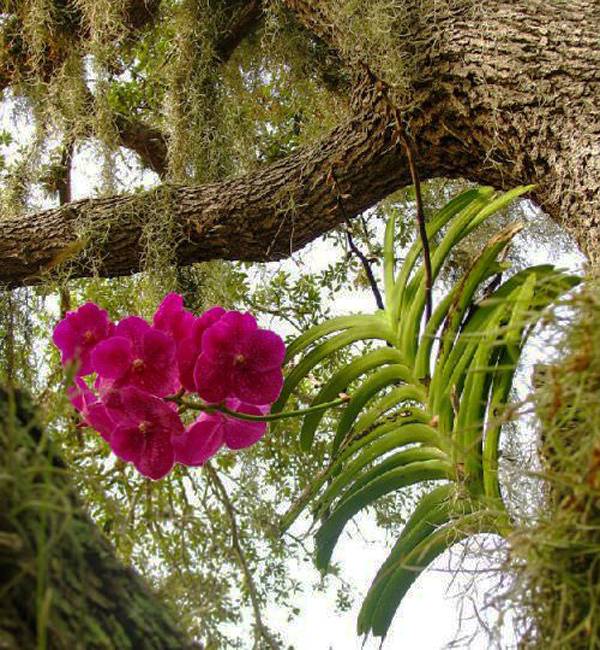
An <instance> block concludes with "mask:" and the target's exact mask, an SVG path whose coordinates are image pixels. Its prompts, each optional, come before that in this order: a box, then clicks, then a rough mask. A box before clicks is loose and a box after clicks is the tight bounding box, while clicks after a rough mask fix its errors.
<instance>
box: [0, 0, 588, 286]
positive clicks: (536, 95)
mask: <svg viewBox="0 0 600 650" xmlns="http://www.w3.org/2000/svg"><path fill="white" fill-rule="evenodd" d="M290 1H291V0H290ZM296 4H302V6H303V8H304V9H303V10H305V11H309V10H312V11H314V13H313V14H312V15H311V17H312V19H313V23H314V24H313V27H314V28H315V29H317V27H318V21H319V20H322V19H323V16H321V14H320V8H321V7H322V6H324V5H323V4H322V3H308V2H300V0H297V2H296ZM492 5H493V8H494V16H495V19H494V21H495V22H494V31H493V32H490V33H487V32H485V30H483V27H482V25H481V22H480V21H477V20H476V16H475V17H473V18H472V19H471V17H470V16H469V15H464V16H461V17H460V18H461V19H460V20H458V19H456V17H455V20H454V21H452V20H451V18H452V17H451V16H450V17H444V16H442V17H441V18H440V17H438V20H440V21H441V20H442V19H443V20H445V21H446V22H444V24H443V25H442V26H441V27H440V29H441V32H440V33H441V36H440V39H439V41H438V42H437V44H436V49H435V50H432V51H430V52H429V55H428V56H429V58H428V61H429V66H428V68H427V69H426V70H425V69H424V70H421V72H420V76H419V78H418V79H416V80H415V82H414V84H413V86H414V97H413V103H414V105H415V108H414V109H413V110H411V111H410V112H405V113H404V114H403V116H402V118H403V122H404V123H406V124H407V125H408V128H409V135H410V137H411V138H412V140H413V141H414V142H415V143H417V145H418V151H419V158H418V159H417V160H416V161H415V164H416V166H417V167H418V169H419V172H420V175H421V177H422V178H423V179H427V178H431V177H434V176H445V177H450V178H464V179H468V180H471V181H473V182H477V183H485V184H489V185H493V186H495V187H497V188H509V187H513V186H515V185H517V184H519V183H527V182H533V183H537V188H536V190H535V192H534V193H533V194H532V198H534V200H535V201H536V202H537V203H538V204H539V205H541V206H542V207H543V208H544V209H545V210H546V212H547V213H548V214H550V215H551V216H552V217H554V218H555V219H556V220H557V221H559V222H561V223H563V224H564V225H565V226H566V228H567V229H568V230H569V231H570V232H571V233H572V234H574V235H575V237H576V238H577V240H578V242H579V243H580V244H581V246H582V248H583V249H584V250H585V251H587V252H588V253H589V254H590V256H591V257H594V256H598V255H600V253H599V252H598V251H599V249H600V218H599V217H598V214H599V212H600V210H599V208H600V205H599V203H600V156H599V155H598V150H599V148H600V146H599V142H600V114H599V112H600V108H599V107H600V101H599V100H600V97H599V96H598V95H599V88H600V51H599V50H598V48H597V47H596V39H597V33H598V31H599V29H596V28H600V17H599V16H598V14H599V13H600V12H598V11H597V10H596V9H595V8H594V7H595V5H594V3H593V2H592V0H575V1H574V2H573V3H569V4H568V5H567V4H563V3H560V4H559V5H558V4H554V3H547V2H541V1H540V2H538V1H537V0H536V1H535V2H533V3H530V2H524V1H523V2H521V1H519V2H512V1H511V2H508V1H503V0H490V6H492ZM582 15H583V16H585V17H586V19H587V20H582V19H581V18H582ZM332 29H334V27H331V25H330V24H329V23H327V24H326V26H325V27H324V28H323V29H322V30H321V33H319V36H320V37H323V38H324V37H325V36H327V34H329V33H330V31H331V30H332ZM482 30H483V31H482ZM542 41H543V42H544V45H543V46H542V45H541V44H540V43H541V42H542ZM399 47H400V45H399ZM362 79H363V82H362V85H361V86H360V87H359V90H358V91H357V92H356V96H355V101H354V102H353V105H354V106H355V109H356V115H355V116H354V117H353V118H352V119H351V120H350V121H349V122H347V123H346V124H343V125H341V126H340V127H338V128H337V129H335V130H334V131H332V132H331V133H330V134H329V135H328V136H327V137H325V138H324V139H323V140H322V141H321V142H320V143H317V144H316V145H314V146H312V147H307V148H305V149H302V150H299V151H297V152H296V153H294V154H293V155H291V156H289V157H288V158H286V159H283V160H281V161H277V162H276V163H274V164H272V165H269V166H266V167H264V168H262V169H259V170H258V171H256V172H254V173H252V174H249V175H246V176H242V177H240V178H235V179H230V180H226V181H224V182H222V183H215V184H209V185H204V186H200V187H173V186H168V185H165V186H163V187H162V188H160V189H159V190H156V191H154V192H149V193H146V194H140V195H135V196H130V197H128V196H120V197H110V198H103V199H93V200H87V201H80V202H76V203H72V204H69V205H68V206H65V207H63V208H61V209H56V210H51V211H47V212H44V213H40V214H37V215H31V216H26V217H19V218H14V219H10V218H9V219H6V220H4V221H2V222H0V261H1V262H2V264H1V265H0V282H3V283H5V284H7V285H8V286H18V285H20V284H30V283H34V282H39V281H40V280H41V279H42V278H43V277H44V275H45V273H46V272H48V271H52V270H53V269H54V268H55V267H57V266H58V265H59V264H61V263H63V262H65V261H68V262H70V263H71V273H72V275H73V276H75V277H77V276H85V275H88V274H90V273H93V272H99V273H100V274H102V275H105V276H115V275H123V274H128V273H132V272H135V271H137V270H138V269H139V268H140V260H141V259H142V257H143V250H142V248H143V244H142V243H141V239H142V235H143V233H145V232H146V233H147V232H148V231H147V228H148V226H151V225H152V220H153V219H160V215H161V214H163V215H164V214H165V213H168V216H169V218H170V220H171V223H173V224H174V226H175V229H176V231H177V237H176V241H175V242H174V243H173V249H174V250H173V259H174V260H175V261H176V262H177V263H179V264H189V263H192V262H195V261H202V260H209V259H215V258H221V259H239V260H247V261H266V260H273V259H280V258H282V257H285V256H287V255H289V254H290V253H291V252H293V251H294V250H297V249H299V248H301V247H302V246H304V245H305V244H306V243H307V242H309V241H311V240H312V239H314V238H315V237H318V236H319V235H321V234H322V233H324V232H326V231H327V230H329V229H331V228H332V227H334V226H336V225H338V224H340V223H343V222H344V215H343V214H342V211H341V210H340V206H339V205H338V204H337V202H336V201H335V193H334V192H332V191H331V187H330V186H329V184H328V183H327V175H328V173H329V171H330V170H331V168H332V167H333V168H335V171H336V176H337V178H338V181H339V183H340V185H341V186H342V187H343V188H344V192H345V193H346V194H347V195H348V198H347V199H345V200H344V205H345V209H346V212H347V214H348V216H349V218H353V217H355V216H356V215H357V214H359V213H360V212H362V211H364V210H365V209H366V208H368V207H370V206H372V205H374V204H375V203H376V202H377V201H379V200H380V199H382V198H384V197H385V196H387V195H388V194H390V193H391V192H393V191H394V190H396V189H398V188H400V187H402V186H405V185H407V184H410V182H411V179H410V173H409V169H408V166H407V165H406V158H405V154H404V152H403V150H402V147H401V146H400V145H399V143H398V142H397V139H396V138H395V137H394V131H395V128H394V124H393V122H394V117H393V115H392V114H391V112H393V111H391V108H390V107H389V106H387V105H386V102H385V101H383V97H385V96H387V94H388V91H387V87H386V85H385V83H384V82H383V81H381V80H378V79H377V78H376V77H374V76H372V75H371V73H369V74H362ZM346 188H348V189H346ZM152 215H157V216H155V217H153V216H152ZM86 245H87V246H88V247H89V248H90V249H92V248H93V249H94V250H95V255H96V258H95V259H94V260H93V262H94V263H93V264H89V259H88V260H87V262H86V260H83V259H81V258H78V257H77V253H78V252H79V251H81V249H82V248H85V247H86Z"/></svg>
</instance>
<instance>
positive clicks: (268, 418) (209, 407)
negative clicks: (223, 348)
mask: <svg viewBox="0 0 600 650" xmlns="http://www.w3.org/2000/svg"><path fill="white" fill-rule="evenodd" d="M348 400H349V397H348V396H347V395H344V396H343V397H338V398H337V399H334V400H332V401H331V402H323V403H322V404H315V406H311V407H309V408H307V409H298V410H296V411H284V412H283V413H268V414H267V415H250V414H249V413H240V412H239V411H232V410H231V409H228V408H227V407H226V406H224V405H223V404H206V403H202V402H197V401H195V400H191V399H186V398H181V399H179V400H177V402H178V403H179V404H181V405H182V406H186V407H187V408H189V409H193V410H196V411H204V412H205V413H215V412H216V413H223V414H224V415H228V416H229V417H232V418H236V419H238V420H249V421H250V422H273V421H275V420H284V419H286V418H298V417H302V416H304V415H308V414H309V413H316V412H318V411H325V410H326V409H329V408H333V407H334V406H340V404H344V403H345V402H347V401H348Z"/></svg>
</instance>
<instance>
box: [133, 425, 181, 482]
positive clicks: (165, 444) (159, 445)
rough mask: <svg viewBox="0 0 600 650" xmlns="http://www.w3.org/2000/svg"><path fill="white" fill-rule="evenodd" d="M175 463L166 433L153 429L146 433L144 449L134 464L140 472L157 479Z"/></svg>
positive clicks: (166, 472)
mask: <svg viewBox="0 0 600 650" xmlns="http://www.w3.org/2000/svg"><path fill="white" fill-rule="evenodd" d="M174 464H175V456H174V452H173V445H172V444H171V439H170V437H169V435H168V434H166V433H165V432H163V431H153V432H152V433H150V434H147V435H146V439H145V445H144V450H143V452H142V454H141V456H140V458H139V460H138V461H137V462H135V466H136V468H137V470H138V472H139V473H140V474H143V475H144V476H147V477H148V478H151V479H154V480H155V481H157V480H158V479H160V478H162V477H163V476H165V475H166V474H168V473H169V472H170V471H171V468H172V467H173V465H174Z"/></svg>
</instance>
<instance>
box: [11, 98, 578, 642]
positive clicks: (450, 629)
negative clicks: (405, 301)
mask: <svg viewBox="0 0 600 650" xmlns="http://www.w3.org/2000/svg"><path fill="white" fill-rule="evenodd" d="M12 109H13V106H12V105H11V104H9V103H7V102H5V103H4V104H2V105H0V129H2V128H5V129H8V130H9V131H10V132H12V133H13V134H14V137H15V140H16V142H15V145H13V146H11V147H10V148H9V152H10V151H12V152H14V150H15V148H16V146H17V145H19V144H20V145H22V144H25V143H26V141H27V140H28V139H29V138H30V137H31V128H30V126H29V124H28V123H27V121H26V120H25V118H24V117H23V116H22V115H21V116H19V115H18V114H17V115H16V118H17V121H16V122H15V121H14V119H13V118H15V115H14V113H13V110H12ZM128 164H129V163H128ZM130 164H131V169H125V168H123V178H124V179H126V180H128V181H129V182H131V183H132V184H133V183H135V184H138V185H139V184H143V185H145V186H150V185H152V184H153V183H154V182H155V177H154V175H153V174H150V173H145V174H143V175H140V173H139V171H140V170H139V167H138V166H137V165H136V164H135V163H133V162H132V163H130ZM72 179H73V198H83V197H85V196H89V195H90V194H93V192H94V189H95V188H97V187H98V186H99V185H100V177H99V170H98V165H97V162H96V160H95V158H94V154H93V152H92V151H91V149H89V148H88V149H87V150H85V149H84V150H81V151H80V152H79V154H78V155H77V157H76V163H75V166H74V172H73V177H72ZM527 250H528V256H529V262H530V263H532V264H540V263H545V262H548V261H551V262H553V263H557V264H559V265H560V266H566V267H569V268H572V269H573V268H576V267H578V266H579V265H580V264H581V263H582V260H583V257H582V256H581V255H580V254H578V253H576V252H573V253H572V254H569V255H567V256H563V257H561V258H560V259H556V258H555V256H554V251H552V250H548V249H545V248H538V249H531V248H528V249H527ZM331 254H332V249H331V244H329V243H327V242H316V243H315V244H314V245H312V246H311V247H310V248H309V249H305V251H304V252H303V253H301V256H296V257H301V258H302V263H303V264H304V265H306V266H309V267H310V268H311V270H312V271H317V270H321V269H323V268H325V267H326V266H327V265H328V264H329V262H330V261H331ZM296 264H297V262H292V261H289V262H285V263H284V266H286V267H287V268H290V269H294V268H297V267H296ZM333 307H334V310H335V312H337V313H344V312H348V311H353V312H356V311H361V310H364V311H371V310H373V298H372V296H371V294H370V293H369V292H368V291H362V292H360V291H356V290H354V289H353V290H351V291H350V290H348V291H345V292H343V293H342V294H341V295H340V296H339V298H338V299H337V301H336V304H335V305H333ZM532 349H535V345H534V347H533V348H532ZM539 354H540V351H539V350H538V351H537V352H534V353H532V354H531V355H530V360H531V362H533V360H534V359H535V358H539V356H538V355H539ZM526 374H527V373H525V375H526ZM302 530H303V529H302V525H300V526H299V532H302ZM357 531H360V533H358V532H357ZM484 542H485V540H484ZM388 552H389V546H388V544H387V543H386V540H385V535H384V533H383V531H382V530H380V529H378V528H377V526H376V525H375V523H374V521H373V519H372V518H371V517H369V516H364V515H363V516H360V517H358V518H357V519H356V525H350V526H348V527H347V530H346V531H345V533H344V534H343V535H342V537H341V538H340V543H339V544H338V546H337V547H336V550H335V552H334V557H333V559H334V561H335V562H338V563H339V564H340V566H341V568H342V576H343V577H344V579H345V580H347V581H348V583H349V584H351V585H352V587H353V591H354V592H355V596H356V597H355V599H354V605H353V607H352V608H351V609H350V611H348V612H346V613H343V614H339V613H336V608H335V587H333V588H329V589H328V590H327V591H325V592H319V591H316V590H314V589H313V588H312V585H314V584H315V583H317V582H318V580H319V574H318V572H317V571H316V569H315V568H314V567H313V566H312V565H306V564H302V565H301V566H296V565H295V564H294V563H292V562H291V563H290V567H289V569H290V571H291V572H292V573H293V574H294V575H295V576H298V577H299V578H300V579H301V581H302V583H303V585H304V590H305V591H304V594H303V595H301V596H299V598H298V607H299V608H300V609H301V613H300V615H299V616H298V617H297V618H296V619H294V620H293V621H292V622H291V623H288V622H287V620H286V618H287V611H286V610H283V609H281V608H277V607H275V606H272V605H271V606H270V607H268V608H267V610H266V612H265V619H266V622H267V624H268V625H270V626H271V627H272V628H273V629H275V630H277V631H278V632H280V633H281V634H282V635H283V637H284V639H285V641H286V643H287V644H289V645H291V646H293V647H294V648H296V650H354V649H356V650H359V649H360V648H363V647H364V648H365V649H369V648H378V647H379V642H378V641H375V640H373V639H371V640H370V641H368V642H367V643H366V644H365V645H364V646H363V641H362V639H359V638H358V637H357V636H356V634H355V625H356V617H357V613H358V610H359V608H360V603H361V601H362V597H363V595H364V594H365V593H366V590H367V588H368V587H369V585H370V583H371V580H372V579H373V577H374V575H375V573H376V571H377V569H378V568H379V566H380V564H381V563H382V561H383V560H384V559H385V557H386V556H387V553H388ZM459 563H460V549H459V550H458V551H454V552H452V553H445V554H444V555H443V556H442V557H441V558H440V559H439V560H438V561H437V562H436V563H435V565H434V566H433V568H431V569H430V570H428V571H427V572H425V574H424V575H422V576H420V577H419V578H418V580H417V581H416V583H415V584H414V586H413V587H412V588H411V590H410V591H409V592H408V594H407V596H406V597H405V599H404V601H403V603H402V605H401V607H400V609H399V611H398V613H397V615H396V617H395V619H394V622H393V624H392V627H391V630H390V633H389V635H388V638H387V639H386V642H385V645H384V647H385V648H390V649H396V648H406V649H407V650H441V649H443V648H446V647H448V646H449V645H450V644H452V647H454V648H472V649H474V650H487V649H488V648H493V647H495V646H494V645H492V644H491V642H490V640H489V637H488V635H487V634H486V633H485V631H483V630H482V629H481V626H480V624H479V622H478V621H477V618H476V617H475V616H474V611H475V610H474V606H475V608H476V609H477V611H478V613H479V616H480V617H481V618H483V619H484V620H486V621H487V622H488V624H490V623H493V621H494V620H495V617H494V612H493V609H491V608H488V607H486V603H487V599H486V596H485V594H486V593H488V592H490V591H491V592H492V593H493V588H494V585H495V584H496V579H495V578H494V576H485V575H482V576H479V577H478V578H477V581H478V586H477V589H476V590H475V592H473V590H471V597H472V598H473V602H474V606H473V603H471V602H469V601H468V600H467V599H465V598H463V597H461V596H460V595H461V594H463V592H464V591H465V589H466V588H467V586H468V584H469V583H470V582H471V581H472V579H473V576H474V573H472V572H471V571H465V568H467V569H470V570H472V571H475V570H476V568H477V567H476V559H471V560H468V561H467V563H466V564H463V565H462V567H461V568H462V569H463V572H462V573H459V574H458V575H456V569H457V567H458V565H459ZM248 615H249V614H248ZM461 619H462V623H461V624H460V626H459V621H460V620H461ZM513 642H514V639H513V638H512V635H511V632H510V625H509V624H508V625H507V626H506V631H505V633H504V635H503V637H502V648H503V649H508V648H511V647H512V646H513ZM248 647H249V648H250V647H251V645H250V644H249V645H248Z"/></svg>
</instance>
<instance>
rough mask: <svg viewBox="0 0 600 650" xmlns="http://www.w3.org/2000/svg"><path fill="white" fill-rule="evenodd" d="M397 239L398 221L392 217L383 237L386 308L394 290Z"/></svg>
mask: <svg viewBox="0 0 600 650" xmlns="http://www.w3.org/2000/svg"><path fill="white" fill-rule="evenodd" d="M395 238H396V219H395V217H394V215H392V216H391V217H390V218H389V219H388V221H387V223H386V225H385V235H384V237H383V289H384V293H385V299H386V306H388V305H387V303H388V301H391V299H392V292H393V289H394V275H395V268H394V265H395V247H394V243H395V241H394V240H395Z"/></svg>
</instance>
